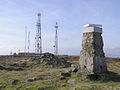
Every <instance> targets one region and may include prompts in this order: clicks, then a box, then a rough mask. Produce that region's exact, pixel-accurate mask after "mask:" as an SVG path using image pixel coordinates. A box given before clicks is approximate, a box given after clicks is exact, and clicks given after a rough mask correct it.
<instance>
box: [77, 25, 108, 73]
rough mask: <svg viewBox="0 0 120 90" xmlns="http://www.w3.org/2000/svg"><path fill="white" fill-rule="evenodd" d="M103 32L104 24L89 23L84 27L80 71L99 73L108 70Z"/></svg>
mask: <svg viewBox="0 0 120 90" xmlns="http://www.w3.org/2000/svg"><path fill="white" fill-rule="evenodd" d="M101 34H102V25H97V24H87V25H85V26H84V27H83V40H82V50H81V52H80V58H79V64H80V71H81V73H83V74H99V73H103V72H106V71H107V65H106V62H105V55H104V51H103V39H102V36H101Z"/></svg>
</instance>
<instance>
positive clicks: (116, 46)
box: [0, 0, 120, 56]
mask: <svg viewBox="0 0 120 90" xmlns="http://www.w3.org/2000/svg"><path fill="white" fill-rule="evenodd" d="M119 9H120V0H0V54H9V53H10V51H11V50H12V52H18V50H19V49H20V51H21V52H22V51H24V46H25V45H24V42H25V26H27V30H28V31H30V32H31V38H30V40H31V44H30V51H31V52H34V44H35V32H36V29H37V28H36V22H37V13H39V12H40V13H41V14H42V16H41V18H42V19H41V23H42V43H43V44H42V46H43V52H51V53H53V52H54V49H53V45H54V34H55V28H54V26H55V22H56V21H57V22H58V25H59V30H58V34H59V53H60V54H72V55H79V54H80V49H81V43H82V27H83V26H84V25H85V24H88V23H90V24H102V25H103V34H102V36H103V40H104V50H105V53H106V55H107V56H108V55H109V56H120V35H119V34H120V30H119V29H120V25H119V23H120V12H119V11H120V10H119Z"/></svg>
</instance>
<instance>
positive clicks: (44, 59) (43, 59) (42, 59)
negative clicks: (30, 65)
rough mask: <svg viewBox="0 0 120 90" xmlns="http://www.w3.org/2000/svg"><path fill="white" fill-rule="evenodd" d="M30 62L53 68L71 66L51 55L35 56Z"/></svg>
mask: <svg viewBox="0 0 120 90" xmlns="http://www.w3.org/2000/svg"><path fill="white" fill-rule="evenodd" d="M30 60H31V61H32V62H35V63H36V64H44V65H51V66H53V67H58V66H63V67H67V66H70V65H71V64H70V63H68V62H67V60H64V59H63V58H59V57H58V56H56V55H54V54H51V53H43V54H41V55H40V56H35V57H32V58H31V59H30Z"/></svg>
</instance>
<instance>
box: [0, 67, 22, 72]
mask: <svg viewBox="0 0 120 90" xmlns="http://www.w3.org/2000/svg"><path fill="white" fill-rule="evenodd" d="M0 70H6V71H22V70H24V69H22V68H12V67H11V68H6V67H4V66H0Z"/></svg>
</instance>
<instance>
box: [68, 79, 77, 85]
mask: <svg viewBox="0 0 120 90" xmlns="http://www.w3.org/2000/svg"><path fill="white" fill-rule="evenodd" d="M75 81H76V80H75V79H69V80H68V81H67V83H70V84H73V83H75Z"/></svg>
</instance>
